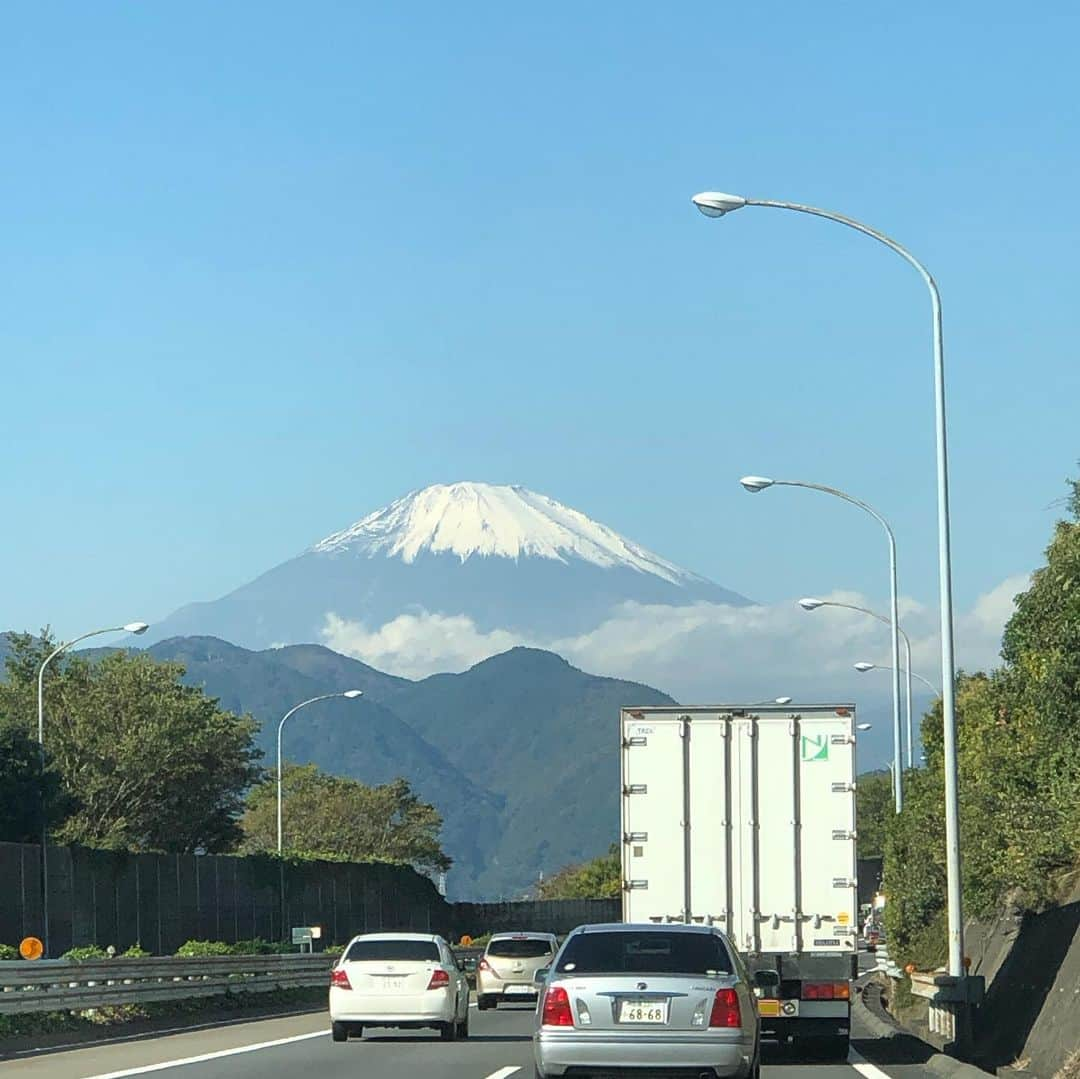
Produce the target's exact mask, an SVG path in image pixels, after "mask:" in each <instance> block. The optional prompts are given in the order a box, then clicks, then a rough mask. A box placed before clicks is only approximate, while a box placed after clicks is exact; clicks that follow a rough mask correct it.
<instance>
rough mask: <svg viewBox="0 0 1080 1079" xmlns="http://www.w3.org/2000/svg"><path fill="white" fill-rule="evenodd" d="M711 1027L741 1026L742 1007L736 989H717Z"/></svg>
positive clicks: (710, 1022) (710, 1020)
mask: <svg viewBox="0 0 1080 1079" xmlns="http://www.w3.org/2000/svg"><path fill="white" fill-rule="evenodd" d="M709 1026H710V1027H741V1026H742V1009H741V1008H740V1007H739V994H738V993H736V992H735V990H734V989H717V991H716V999H715V1000H714V1001H713V1006H712V1015H710V1016H709Z"/></svg>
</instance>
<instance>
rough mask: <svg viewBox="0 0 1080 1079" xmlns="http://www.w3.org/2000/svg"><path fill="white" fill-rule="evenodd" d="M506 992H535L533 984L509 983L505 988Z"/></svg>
mask: <svg viewBox="0 0 1080 1079" xmlns="http://www.w3.org/2000/svg"><path fill="white" fill-rule="evenodd" d="M503 992H504V993H535V992H536V990H535V989H533V987H532V986H531V985H508V986H506V987H505V988H504V989H503Z"/></svg>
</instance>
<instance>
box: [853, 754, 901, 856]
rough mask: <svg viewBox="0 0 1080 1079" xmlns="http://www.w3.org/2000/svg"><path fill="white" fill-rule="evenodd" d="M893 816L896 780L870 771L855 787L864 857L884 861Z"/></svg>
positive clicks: (857, 817) (856, 813)
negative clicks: (887, 828)
mask: <svg viewBox="0 0 1080 1079" xmlns="http://www.w3.org/2000/svg"><path fill="white" fill-rule="evenodd" d="M890 816H893V791H892V780H891V779H890V777H889V773H888V772H867V773H865V774H864V775H861V776H859V780H858V783H857V784H856V786H855V830H856V832H857V833H858V837H859V839H858V851H859V857H860V858H880V857H881V856H882V854H883V853H884V851H885V829H886V827H887V826H888V823H889V817H890Z"/></svg>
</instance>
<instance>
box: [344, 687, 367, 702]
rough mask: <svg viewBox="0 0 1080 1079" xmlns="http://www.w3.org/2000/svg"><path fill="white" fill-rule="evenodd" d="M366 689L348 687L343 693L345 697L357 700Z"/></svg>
mask: <svg viewBox="0 0 1080 1079" xmlns="http://www.w3.org/2000/svg"><path fill="white" fill-rule="evenodd" d="M363 695H364V691H363V690H362V689H347V690H345V692H344V693H342V696H343V697H348V698H349V700H350V701H355V700H356V698H357V697H362V696H363Z"/></svg>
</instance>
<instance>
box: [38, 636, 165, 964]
mask: <svg viewBox="0 0 1080 1079" xmlns="http://www.w3.org/2000/svg"><path fill="white" fill-rule="evenodd" d="M149 628H150V626H149V624H148V623H146V622H128V623H127V624H126V625H123V626H107V627H106V628H105V629H92V630H91V631H90V632H89V633H84V634H83V635H82V636H81V637H74V638H73V639H72V640H70V641H65V642H64V643H63V644H61V645H57V646H56V648H54V649H53V650H52V651H51V652H50V653H49V654H48V655H47V656H46V657H45V659H44V660H43V661H42V663H41V666H40V667H39V668H38V678H37V730H38V749H39V752H40V753H41V769H42V779H43V780H44V771H45V668H46V667H48V665H49V664H50V663H52V661H53V660H54V659H56V657H57V656H59V655H62V654H63V653H64V652H66V651H67V650H68V649H69V648H71V647H73V646H74V645H77V644H78V643H79V642H80V641H85V640H86V639H87V638H88V637H98V636H100V635H101V634H102V633H134V634H136V635H138V634H140V633H145V632H146V631H147V630H148V629H149ZM44 798H45V789H44V787H42V803H41V916H42V919H43V921H44V925H43V926H42V941H41V943H42V945H43V946H44V949H45V951H44V955H45V958H46V959H47V958H48V957H49V845H48V838H49V837H48V823H47V821H46V817H45V801H44Z"/></svg>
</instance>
